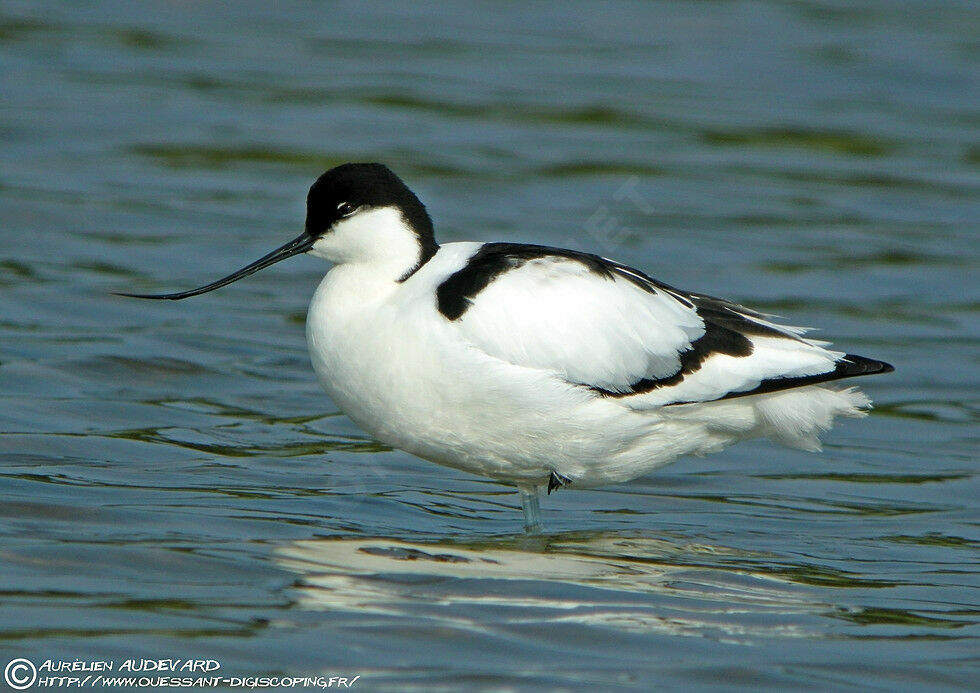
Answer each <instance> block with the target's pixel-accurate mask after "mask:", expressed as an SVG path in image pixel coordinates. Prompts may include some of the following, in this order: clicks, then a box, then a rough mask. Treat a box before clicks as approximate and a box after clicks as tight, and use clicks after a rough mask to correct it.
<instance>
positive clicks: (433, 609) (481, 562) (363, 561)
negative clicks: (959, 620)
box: [275, 534, 829, 644]
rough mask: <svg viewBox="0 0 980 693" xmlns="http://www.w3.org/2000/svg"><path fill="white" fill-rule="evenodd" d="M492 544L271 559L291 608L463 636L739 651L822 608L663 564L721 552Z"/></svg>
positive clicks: (299, 551) (376, 547) (571, 541)
mask: <svg viewBox="0 0 980 693" xmlns="http://www.w3.org/2000/svg"><path fill="white" fill-rule="evenodd" d="M497 543H499V542H497ZM497 543H494V542H483V543H480V542H467V543H449V542H442V543H420V542H408V541H401V540H396V539H384V538H378V539H348V538H340V537H338V538H332V539H311V540H304V541H298V542H293V543H291V544H288V545H286V546H283V547H281V548H279V549H277V550H276V552H275V560H276V562H277V563H278V564H279V565H281V566H283V567H284V568H286V569H288V570H290V571H293V572H296V573H299V574H300V575H301V576H302V578H301V580H300V582H299V583H298V584H297V585H296V586H294V587H293V588H292V590H291V594H292V595H293V596H294V598H295V599H296V604H297V606H299V607H301V608H304V609H314V610H321V611H350V612H355V613H375V614H384V615H387V616H410V617H412V618H414V619H422V620H423V621H431V622H432V624H434V625H435V624H440V623H445V624H446V625H450V626H452V627H455V628H471V629H475V630H479V629H482V628H485V627H486V624H487V623H488V622H493V623H498V624H504V623H510V624H515V623H521V624H528V623H537V624H541V625H544V624H563V623H578V624H581V625H585V626H596V627H602V628H609V629H614V630H623V631H628V632H632V633H644V632H648V633H661V634H670V635H687V636H695V637H712V638H718V639H722V640H724V641H726V642H744V643H746V644H748V643H752V642H754V639H755V638H770V637H806V636H808V635H809V636H813V635H815V631H814V630H813V628H812V624H807V623H806V622H805V621H801V620H799V619H795V618H794V617H796V616H799V615H802V614H807V615H810V614H819V613H821V612H825V611H827V610H828V609H829V607H828V605H826V604H818V603H815V602H812V601H809V600H810V596H809V595H808V594H807V593H806V592H805V591H803V590H799V589H794V587H793V585H792V583H791V582H788V581H786V580H785V579H783V578H782V577H780V576H778V575H771V574H767V573H766V572H764V571H753V570H745V571H738V572H732V571H726V570H723V569H720V568H718V567H708V566H697V565H677V564H673V563H671V562H670V559H671V557H672V556H676V555H683V556H684V557H685V559H686V560H687V561H692V560H697V557H698V556H699V555H704V556H707V557H710V558H712V559H715V558H717V557H719V556H727V557H735V556H738V555H739V554H740V553H741V552H738V551H734V550H731V549H724V548H721V547H712V546H691V545H688V546H683V547H678V546H675V545H674V544H671V543H670V542H668V541H664V540H659V539H649V538H642V537H629V538H625V537H621V536H618V535H614V534H609V535H602V534H599V535H591V536H579V537H575V536H571V537H569V538H563V537H561V536H553V537H540V538H534V537H529V538H521V539H516V540H508V541H506V542H504V543H505V544H506V546H504V547H500V546H497ZM571 587H574V588H578V589H569V588H571ZM467 607H470V608H467ZM460 611H462V612H463V613H464V614H466V615H461V614H460V613H459V612H460Z"/></svg>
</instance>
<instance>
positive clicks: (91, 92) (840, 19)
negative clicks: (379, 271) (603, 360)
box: [0, 0, 980, 691]
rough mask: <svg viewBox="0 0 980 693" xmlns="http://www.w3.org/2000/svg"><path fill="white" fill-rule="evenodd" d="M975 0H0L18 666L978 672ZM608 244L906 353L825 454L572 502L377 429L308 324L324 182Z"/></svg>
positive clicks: (656, 674)
mask: <svg viewBox="0 0 980 693" xmlns="http://www.w3.org/2000/svg"><path fill="white" fill-rule="evenodd" d="M977 35H980V11H978V10H977V8H976V5H975V3H972V2H966V1H964V2H867V3H860V4H859V6H858V4H856V3H845V2H831V1H830V0H827V1H817V0H812V1H802V0H801V1H789V0H787V1H784V2H777V1H774V0H773V1H769V2H753V3H749V2H734V1H732V2H715V3H682V2H670V3H668V2H655V3H645V2H644V3H640V2H637V3H629V2H617V3H610V4H598V3H586V2H581V3H564V4H562V5H561V6H560V10H556V9H555V8H554V7H551V8H549V7H548V6H546V5H542V4H533V5H531V6H529V7H522V6H521V5H518V4H514V3H497V2H487V3H481V4H478V5H473V6H468V9H466V10H462V9H460V6H455V9H453V8H452V7H451V6H447V5H438V4H428V3H412V4H404V5H399V6H394V7H390V6H389V5H388V4H387V3H353V2H352V3H336V4H334V3H331V4H329V5H322V4H315V3H303V2H296V3H226V4H224V5H219V4H217V3H189V4H188V3H180V4H175V3H166V2H157V3H153V2H147V3H126V2H85V3H83V2H79V3H55V2H44V1H34V2H10V3H4V5H3V6H2V7H0V68H2V69H0V93H2V94H3V98H2V99H0V142H2V147H0V432H2V435H0V501H2V502H0V540H2V544H0V595H2V597H0V658H2V661H0V664H5V663H6V661H8V660H9V659H11V658H14V657H28V658H32V659H34V660H37V661H40V660H43V659H59V658H60V659H67V660H74V659H80V660H93V659H100V660H113V659H114V660H116V661H121V660H123V659H125V658H131V657H150V658H159V657H184V658H186V657H198V658H212V659H215V660H217V661H219V662H220V663H221V666H222V670H221V671H222V673H223V674H225V675H228V676H245V675H257V674H287V675H310V674H328V675H331V674H333V675H341V676H353V675H360V676H361V679H360V680H359V681H358V683H357V687H359V688H364V689H371V690H375V689H377V690H384V689H387V690H409V689H412V688H417V689H418V690H441V689H457V688H492V689H495V690H500V689H515V688H520V689H522V690H523V689H556V688H557V689H580V688H581V689H603V690H604V689H615V688H623V689H627V688H637V689H642V690H649V689H651V687H654V686H655V687H657V688H667V689H676V690H682V689H683V690H690V689H697V688H727V687H733V688H745V689H751V690H757V689H760V688H792V689H808V690H827V689H830V688H854V689H860V690H887V691H893V690H902V689H908V690H923V689H940V688H951V689H955V688H961V689H969V688H971V687H975V685H976V682H977V680H978V676H980V665H978V659H977V654H978V652H980V648H978V622H980V607H978V601H980V600H978V595H980V580H978V570H977V565H978V559H980V552H978V547H980V536H978V523H977V517H978V512H977V508H978V501H977V498H978V496H980V484H978V478H977V464H976V460H977V428H976V423H977V401H978V400H977V392H978V380H980V378H978V374H980V365H978V361H977V348H978V342H980V339H978V329H977V328H978V322H980V320H978V315H980V299H978V292H977V281H976V276H977V268H978V264H980V263H978V242H977V238H978V237H977V226H978V220H980V144H978V140H977V131H978V126H980V109H978V108H977V104H978V103H980V78H978V74H980V69H978V68H980V52H978V50H977V43H976V36H977ZM348 160H378V161H384V162H386V163H388V164H389V165H391V166H392V167H393V168H394V169H395V170H396V171H397V172H398V173H400V174H401V175H402V176H403V177H404V178H405V179H406V181H407V182H408V183H409V185H410V186H412V187H413V188H414V189H416V190H417V191H418V192H419V194H420V195H421V196H422V198H423V200H424V201H425V202H426V203H427V204H428V206H429V209H430V211H431V213H432V214H433V216H434V218H435V220H436V225H437V229H438V231H439V233H440V236H441V238H442V239H444V240H485V239H493V240H525V241H536V242H542V243H548V244H555V245H565V246H573V247H578V248H584V249H588V250H592V251H597V252H601V253H603V254H607V255H611V256H613V257H616V258H617V259H620V260H622V261H626V262H628V263H630V264H632V265H635V266H638V267H640V268H642V269H644V270H646V271H648V272H650V273H652V274H653V275H654V276H657V277H658V278H660V279H663V280H664V281H667V282H670V283H672V284H675V285H678V286H681V287H683V288H689V289H694V290H699V291H703V292H706V293H713V294H717V295H722V296H727V297H730V298H734V299H737V300H739V301H742V302H745V303H747V304H748V305H751V306H755V307H758V308H761V309H763V310H767V311H771V312H776V313H779V314H783V315H785V316H787V317H789V318H790V319H791V322H793V323H794V324H811V325H818V326H821V327H823V328H824V331H823V332H822V335H825V336H826V337H827V338H830V339H833V340H834V341H835V342H836V343H837V344H838V345H840V346H841V347H842V348H846V349H848V350H851V351H854V352H857V353H861V354H867V355H869V356H874V357H878V358H882V359H885V360H887V361H890V362H892V363H894V364H895V366H896V367H897V371H896V373H894V374H892V375H890V376H887V377H881V378H875V379H868V380H866V381H864V382H863V383H862V385H863V386H864V388H865V390H866V391H867V392H868V393H869V394H870V395H872V397H873V398H874V399H875V402H876V409H875V411H874V414H873V416H872V417H871V418H869V419H865V420H863V421H845V422H843V423H842V424H840V425H839V426H838V427H837V428H836V429H835V430H834V431H833V432H832V433H831V434H829V435H828V436H827V437H826V448H825V451H824V452H823V453H822V454H821V455H813V454H808V453H803V452H797V451H793V450H786V449H782V448H777V447H774V446H771V445H769V444H766V443H761V442H760V443H749V444H742V445H740V446H737V447H735V448H733V449H731V450H729V451H727V452H725V453H722V454H719V455H715V456H711V457H707V458H704V459H690V460H682V461H679V462H677V463H676V464H674V465H673V466H671V467H668V468H666V469H664V470H661V471H660V472H659V473H656V474H654V475H651V476H649V477H646V478H643V479H640V480H637V481H635V482H633V483H630V484H627V485H621V486H615V487H610V488H605V489H599V490H593V491H563V492H560V493H558V494H556V495H552V496H551V497H549V498H547V499H546V500H545V502H544V519H545V524H546V528H547V529H548V530H549V533H548V534H546V535H545V536H543V537H540V538H525V537H523V536H521V535H519V534H515V532H517V531H518V529H519V527H520V513H519V510H518V499H517V496H516V494H515V493H513V492H512V491H511V490H510V489H508V488H507V487H504V486H501V485H498V484H495V483H491V482H488V481H485V480H481V479H475V478H471V477H468V476H465V475H463V474H461V473H457V472H454V471H451V470H448V469H442V468H439V467H435V466H433V465H430V464H428V463H426V462H422V461H419V460H416V459H414V458H412V457H410V456H408V455H405V454H403V453H400V452H397V451H392V450H389V449H387V448H385V447H384V446H381V445H379V444H377V443H376V442H374V441H372V440H371V439H370V438H368V437H366V436H365V435H364V434H363V433H362V432H361V431H359V430H358V429H357V428H356V427H354V426H353V424H351V423H350V422H349V421H348V420H347V419H346V418H345V417H343V415H341V414H340V413H339V412H337V410H336V409H335V407H334V406H333V404H332V403H331V402H330V401H329V400H328V399H327V397H326V396H325V395H323V394H322V393H321V392H320V389H319V387H318V385H317V383H316V381H315V379H314V377H313V374H312V370H311V368H310V366H309V364H308V360H307V355H306V348H305V343H304V339H303V321H304V315H305V310H306V304H307V301H308V299H309V296H310V295H311V293H312V291H313V288H314V287H315V285H316V282H317V280H318V277H319V275H320V273H321V272H322V271H323V269H324V267H323V266H322V265H321V264H319V263H318V262H317V261H315V260H312V259H299V260H295V261H292V262H290V263H285V264H284V265H279V266H277V267H276V268H275V269H271V270H268V271H266V272H263V273H260V274H258V275H256V276H254V277H251V278H249V279H248V280H246V281H243V282H241V283H239V284H236V285H234V286H233V287H229V288H227V289H225V290H222V291H220V292H217V293H213V294H208V295H207V296H204V297H200V298H197V299H194V300H193V301H187V302H183V303H179V304H173V303H166V304H156V303H144V302H137V301H128V300H124V299H120V298H117V297H113V296H111V295H110V292H111V291H127V290H130V291H131V290H139V291H144V290H145V291H165V290H173V289H179V288H187V287H191V286H197V285H199V284H201V283H203V282H204V281H207V280H210V279H214V278H217V277H219V276H222V275H224V274H225V273H227V272H228V271H230V270H233V269H235V268H237V267H239V266H241V265H243V264H245V263H246V262H248V261H251V260H253V259H255V258H256V257H258V256H259V255H261V254H263V253H265V252H267V251H268V250H271V249H272V248H273V247H276V246H278V245H280V244H281V243H283V242H285V241H286V240H288V239H290V238H292V237H294V236H295V235H296V233H297V232H298V230H299V229H300V228H301V224H302V221H303V213H304V206H303V205H304V198H305V193H306V188H307V187H308V185H309V184H310V182H311V181H312V180H313V179H314V178H315V177H316V176H317V175H318V174H319V173H320V172H322V171H323V170H324V169H326V168H327V167H329V166H332V165H335V164H338V163H341V162H344V161H348Z"/></svg>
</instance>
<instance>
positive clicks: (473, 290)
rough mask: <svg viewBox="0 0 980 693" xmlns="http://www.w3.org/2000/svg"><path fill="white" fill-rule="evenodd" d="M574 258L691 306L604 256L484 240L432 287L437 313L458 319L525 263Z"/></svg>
mask: <svg viewBox="0 0 980 693" xmlns="http://www.w3.org/2000/svg"><path fill="white" fill-rule="evenodd" d="M548 257H552V258H561V259H563V260H574V261H575V262H579V263H581V264H583V265H585V267H586V268H588V269H589V271H591V272H594V273H595V274H597V275H599V276H600V277H603V278H604V279H615V278H616V277H621V278H623V279H625V280H626V281H628V282H630V283H631V284H633V285H634V286H637V287H639V288H641V289H643V290H644V291H647V292H649V293H657V292H658V291H662V292H664V293H666V294H668V295H670V296H671V297H672V298H674V299H675V300H677V301H679V302H680V303H682V304H683V305H685V306H687V307H688V308H694V307H695V305H694V303H693V302H692V300H691V299H689V298H688V297H687V295H686V294H685V293H684V292H683V291H680V290H678V289H675V288H673V287H671V286H668V285H666V284H663V283H661V282H658V281H657V280H655V279H653V278H651V277H648V276H647V275H646V274H644V273H643V272H640V271H639V270H635V269H633V268H632V267H627V266H626V265H620V264H619V263H616V262H612V261H611V260H607V259H606V258H603V257H599V256H598V255H593V254H592V253H582V252H579V251H577V250H568V249H566V248H552V247H549V246H545V245H532V244H528V243H484V244H483V245H482V246H480V248H479V250H477V251H476V252H475V253H474V254H473V256H472V257H470V259H469V261H468V262H467V263H466V265H465V266H463V267H462V268H461V269H459V270H457V271H456V272H454V273H453V274H451V275H450V276H449V277H447V278H446V279H445V280H444V281H443V282H442V283H441V284H440V285H439V286H438V288H436V300H437V306H438V308H439V312H440V313H442V314H443V315H444V316H445V317H446V318H447V319H448V320H459V319H460V318H461V317H463V314H464V313H465V312H466V311H467V310H468V309H469V307H470V305H471V303H472V300H473V299H474V298H476V296H477V294H479V293H480V292H481V291H483V290H484V289H485V288H487V286H489V285H490V282H492V281H493V280H494V279H496V278H497V277H499V276H500V275H502V274H504V273H506V272H509V271H510V270H513V269H517V268H518V267H521V266H522V265H523V264H525V263H526V262H529V261H531V260H537V259H541V258H548Z"/></svg>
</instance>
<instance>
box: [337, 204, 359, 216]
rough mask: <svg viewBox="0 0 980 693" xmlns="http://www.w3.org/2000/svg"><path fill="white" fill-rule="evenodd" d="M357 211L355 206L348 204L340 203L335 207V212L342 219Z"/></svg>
mask: <svg viewBox="0 0 980 693" xmlns="http://www.w3.org/2000/svg"><path fill="white" fill-rule="evenodd" d="M356 211H357V205H352V204H351V203H350V202H341V203H340V204H338V205H337V212H338V213H339V214H340V216H342V217H349V216H350V215H351V214H353V213H354V212H356Z"/></svg>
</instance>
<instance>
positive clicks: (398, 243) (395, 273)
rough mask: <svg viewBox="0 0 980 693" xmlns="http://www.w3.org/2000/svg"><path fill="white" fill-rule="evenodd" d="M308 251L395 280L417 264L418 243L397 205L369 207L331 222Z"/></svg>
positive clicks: (335, 262) (380, 277)
mask: <svg viewBox="0 0 980 693" xmlns="http://www.w3.org/2000/svg"><path fill="white" fill-rule="evenodd" d="M309 254H310V255H315V256H317V257H322V258H323V259H325V260H329V261H330V262H333V263H334V264H337V265H359V266H361V268H362V269H364V270H366V271H368V272H370V273H371V274H373V275H375V276H376V277H377V278H378V279H379V280H384V281H391V282H395V281H398V280H399V279H401V278H402V277H404V276H405V275H406V274H408V273H409V272H410V271H411V270H412V269H413V268H414V267H415V266H416V265H418V263H419V259H420V258H421V256H422V247H421V245H420V243H419V239H418V236H417V235H416V234H415V231H414V230H413V229H412V228H411V227H410V226H409V225H408V224H407V223H406V222H405V218H404V217H403V216H402V214H401V212H400V211H399V210H398V209H397V208H395V207H373V208H367V209H362V210H361V211H359V212H357V213H355V214H354V215H353V216H351V217H349V218H347V219H343V220H341V221H339V222H337V223H336V224H334V225H333V227H332V228H331V229H330V230H329V231H327V232H326V233H324V234H323V235H322V236H321V237H320V238H318V239H317V241H316V242H315V243H314V244H313V247H312V248H311V249H310V251H309Z"/></svg>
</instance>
